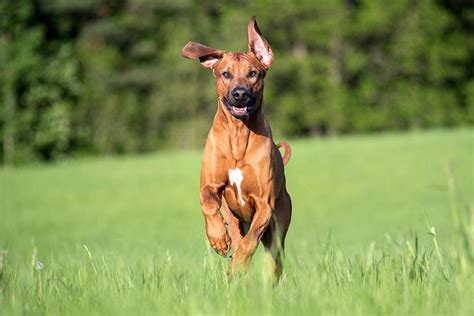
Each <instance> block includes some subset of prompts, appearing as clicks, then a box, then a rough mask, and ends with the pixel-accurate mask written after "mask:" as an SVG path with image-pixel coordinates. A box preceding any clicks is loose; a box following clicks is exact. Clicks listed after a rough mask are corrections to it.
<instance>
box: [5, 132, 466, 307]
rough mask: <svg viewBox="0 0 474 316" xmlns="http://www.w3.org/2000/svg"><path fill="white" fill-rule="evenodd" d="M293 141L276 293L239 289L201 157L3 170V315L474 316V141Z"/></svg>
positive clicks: (252, 275) (266, 286)
mask: <svg viewBox="0 0 474 316" xmlns="http://www.w3.org/2000/svg"><path fill="white" fill-rule="evenodd" d="M290 143H291V145H292V147H293V157H292V159H291V161H290V163H289V165H288V166H287V169H286V174H287V179H288V190H289V192H290V194H291V195H292V198H293V204H294V210H293V221H292V224H291V226H290V230H289V233H288V238H287V249H286V259H285V267H284V276H283V279H282V280H281V282H280V283H279V284H278V285H276V286H274V285H273V284H272V283H271V280H270V279H269V277H268V274H267V269H266V261H265V256H264V252H263V250H262V249H261V247H259V249H258V251H257V253H256V255H255V256H254V260H253V262H252V267H251V270H250V272H249V275H248V276H247V277H238V278H236V279H234V280H233V281H232V282H228V280H227V278H226V276H225V267H226V263H227V260H228V259H224V258H221V257H219V256H217V255H216V254H214V253H213V251H211V250H210V249H209V247H208V245H207V241H206V239H205V234H204V225H203V219H202V216H201V214H200V209H199V173H200V156H201V153H200V152H198V151H188V152H163V153H157V154H152V155H146V156H140V157H120V158H90V159H80V160H72V161H64V162H61V163H58V164H55V165H35V166H26V167H21V168H18V169H5V170H2V171H0V181H1V182H0V185H1V187H0V189H1V193H0V194H1V195H0V199H1V204H0V206H1V210H0V251H2V252H0V314H1V315H9V314H116V313H118V314H152V313H153V314H156V313H161V314H201V315H202V314H226V315H242V314H262V313H263V314H278V315H288V314H289V315H300V314H318V313H319V314H321V313H322V314H347V315H354V314H356V315H357V314H358V315H366V314H407V313H408V314H430V315H431V314H449V315H473V313H474V249H473V248H474V240H473V239H474V223H473V221H474V218H473V217H474V204H473V202H474V183H473V178H474V170H473V168H474V153H473V146H474V130H472V129H457V130H448V131H429V132H412V133H409V134H382V135H377V136H351V137H341V138H334V139H308V140H295V141H291V142H290ZM449 165H451V166H452V170H454V171H453V173H451V174H452V175H451V176H450V175H449V174H450V173H449V172H448V166H449ZM431 227H435V230H436V236H433V234H430V233H429V232H430V229H431ZM5 250H6V251H7V254H6V255H5V252H4V251H5ZM2 258H3V259H2Z"/></svg>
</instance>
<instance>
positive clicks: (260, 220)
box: [229, 199, 272, 272]
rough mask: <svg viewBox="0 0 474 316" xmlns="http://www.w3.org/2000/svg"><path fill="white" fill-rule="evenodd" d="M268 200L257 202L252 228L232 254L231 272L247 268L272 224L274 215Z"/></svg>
mask: <svg viewBox="0 0 474 316" xmlns="http://www.w3.org/2000/svg"><path fill="white" fill-rule="evenodd" d="M267 201H268V200H263V199H262V200H261V201H258V202H257V203H256V212H255V215H254V217H253V219H252V223H251V224H250V228H249V230H248V232H247V234H246V235H245V236H244V237H243V238H242V240H241V241H240V243H239V247H238V248H237V249H236V251H235V252H234V254H233V256H232V260H231V262H230V265H229V270H230V272H235V271H238V270H241V269H246V268H247V266H248V264H249V262H250V258H252V255H253V254H254V252H255V250H256V249H257V246H258V243H259V242H260V239H261V238H262V235H263V233H264V232H265V230H266V229H267V227H268V225H269V224H270V220H271V217H272V207H271V206H270V204H269V203H268V202H267Z"/></svg>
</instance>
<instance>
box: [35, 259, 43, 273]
mask: <svg viewBox="0 0 474 316" xmlns="http://www.w3.org/2000/svg"><path fill="white" fill-rule="evenodd" d="M43 268H44V264H43V263H42V262H41V261H36V262H35V269H36V270H37V271H39V270H41V269H43Z"/></svg>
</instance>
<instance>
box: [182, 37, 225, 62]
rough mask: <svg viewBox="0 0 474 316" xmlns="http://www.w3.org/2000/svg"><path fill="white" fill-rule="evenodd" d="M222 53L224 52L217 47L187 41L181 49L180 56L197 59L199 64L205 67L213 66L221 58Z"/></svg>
mask: <svg viewBox="0 0 474 316" xmlns="http://www.w3.org/2000/svg"><path fill="white" fill-rule="evenodd" d="M223 55H224V52H223V51H221V50H219V49H217V48H212V47H208V46H206V45H202V44H199V43H194V42H188V43H187V44H186V46H184V47H183V49H182V50H181V56H183V57H185V58H190V59H199V62H200V63H201V65H203V66H204V67H206V68H213V67H214V66H215V65H216V64H217V63H218V62H219V61H220V60H221V59H222V56H223Z"/></svg>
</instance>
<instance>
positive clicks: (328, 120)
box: [0, 0, 474, 163]
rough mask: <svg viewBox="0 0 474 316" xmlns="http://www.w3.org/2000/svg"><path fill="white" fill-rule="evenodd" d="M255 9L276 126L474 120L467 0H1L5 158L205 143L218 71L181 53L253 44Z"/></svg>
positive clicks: (397, 125)
mask: <svg viewBox="0 0 474 316" xmlns="http://www.w3.org/2000/svg"><path fill="white" fill-rule="evenodd" d="M252 15H256V16H257V18H258V22H259V24H260V28H261V29H262V32H263V34H264V35H265V36H266V38H267V39H268V40H269V42H270V44H271V45H272V47H273V51H274V52H275V54H276V59H275V62H274V65H273V67H272V69H271V70H270V72H269V74H268V76H267V84H266V93H265V98H266V99H265V106H266V113H267V115H269V116H270V121H271V123H272V126H273V128H274V130H276V131H277V133H278V134H283V135H287V136H304V135H315V134H318V135H327V134H339V133H353V132H371V131H380V130H387V129H389V130H395V129H413V128H426V127H438V126H455V125H460V124H472V123H474V80H473V76H472V75H473V49H474V44H473V40H472V31H473V26H474V9H473V6H472V4H471V2H470V1H459V0H458V1H447V0H444V1H443V0H439V1H434V0H398V1H375V0H374V1H371V0H345V1H342V0H339V1H324V0H321V1H315V0H304V1H289V0H274V1H265V0H263V1H250V0H239V1H205V0H198V1H192V0H77V1H73V0H0V100H1V109H0V124H1V126H0V130H1V137H0V139H1V140H0V141H1V143H2V144H1V145H2V146H1V149H0V150H1V151H2V155H1V156H2V160H3V162H4V163H15V162H24V161H30V160H35V159H45V160H51V159H57V158H60V157H61V156H63V155H71V154H73V155H80V154H82V153H128V152H143V151H148V150H153V149H156V148H163V147H170V146H173V147H189V146H194V145H197V144H202V143H203V142H204V139H205V135H206V133H207V130H208V129H209V126H210V123H211V121H212V118H213V114H214V112H215V109H216V100H215V92H214V87H213V83H212V80H213V78H212V75H211V73H210V72H209V71H208V70H206V69H203V68H202V67H200V66H199V65H198V63H196V62H192V61H189V60H185V59H183V58H181V57H180V49H181V48H182V47H183V46H184V44H186V42H187V41H189V40H192V41H196V42H200V43H203V44H206V45H209V46H214V47H218V48H221V49H225V50H239V51H245V50H246V47H247V46H246V45H247V44H246V25H247V23H248V21H249V19H250V17H251V16H252Z"/></svg>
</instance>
